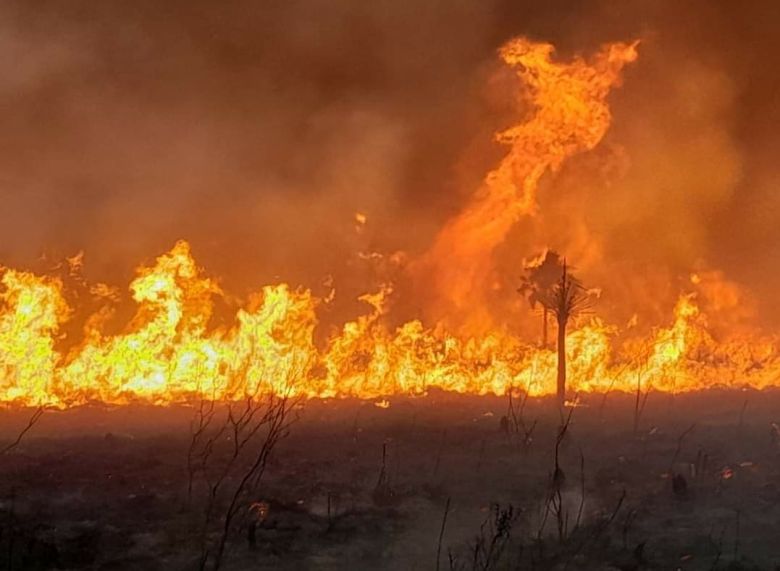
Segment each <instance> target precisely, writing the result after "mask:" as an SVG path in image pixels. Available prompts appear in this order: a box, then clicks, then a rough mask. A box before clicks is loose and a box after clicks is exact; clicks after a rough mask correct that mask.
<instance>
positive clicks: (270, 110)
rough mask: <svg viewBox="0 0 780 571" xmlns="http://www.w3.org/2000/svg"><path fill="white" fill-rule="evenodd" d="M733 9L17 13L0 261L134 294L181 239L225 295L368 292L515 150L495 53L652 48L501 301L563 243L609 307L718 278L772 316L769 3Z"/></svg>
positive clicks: (40, 7)
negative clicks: (702, 276) (138, 269)
mask: <svg viewBox="0 0 780 571" xmlns="http://www.w3.org/2000/svg"><path fill="white" fill-rule="evenodd" d="M722 4H723V5H722V6H721V5H718V4H716V3H712V2H706V1H704V0H701V1H692V2H675V3H659V2H651V1H649V0H648V1H637V2H622V3H620V5H619V6H617V5H616V4H615V3H614V2H606V1H604V2H595V3H587V5H586V4H585V3H580V2H563V1H557V2H551V3H545V4H544V5H542V4H541V3H537V2H524V3H518V2H509V1H508V0H507V1H504V0H492V1H487V2H486V1H484V0H466V1H464V2H458V3H452V2H444V1H441V0H426V1H424V2H418V1H414V2H413V1H400V2H397V1H396V2H391V1H389V0H381V1H378V2H370V3H366V2H358V1H346V0H337V1H335V2H334V1H329V2H325V1H317V0H306V1H304V0H296V1H287V2H263V3H256V2H248V1H244V2H241V1H239V2H233V3H230V5H229V6H223V5H217V4H214V3H210V2H205V1H200V0H191V1H183V0H181V1H174V2H165V3H161V2H153V1H151V0H149V1H140V2H132V3H127V2H120V1H119V0H107V1H104V2H100V3H98V4H95V3H91V2H86V1H75V2H74V1H65V0H56V1H47V2H42V3H35V5H34V6H33V5H31V4H30V3H29V2H23V1H22V0H9V1H8V2H5V3H3V6H2V8H0V48H2V50H3V53H4V54H6V57H5V58H4V63H2V64H0V100H1V102H2V105H0V124H1V125H2V129H0V145H1V147H0V150H1V151H2V152H0V200H2V205H3V207H2V208H0V261H2V263H3V264H7V265H21V266H31V265H35V264H36V263H38V264H40V262H36V259H37V258H38V257H39V256H40V255H41V254H46V255H47V257H48V258H49V259H51V258H62V257H63V256H65V255H71V254H74V253H75V252H78V251H81V250H83V251H84V252H85V264H84V267H85V271H86V272H87V274H88V275H91V276H93V277H95V278H96V279H98V280H101V281H110V282H112V283H118V284H124V283H127V280H128V278H129V276H130V275H131V273H132V271H133V268H134V267H135V266H136V265H138V264H139V263H141V262H143V261H149V260H150V259H151V258H153V257H154V256H156V255H157V254H159V253H160V252H162V251H164V250H165V249H167V248H169V247H170V246H171V245H172V244H173V243H174V241H175V240H176V239H178V238H186V239H188V240H190V241H191V242H192V245H193V250H194V253H195V256H196V258H197V259H198V261H199V262H200V263H201V264H203V265H204V266H205V267H206V268H207V269H208V271H209V273H211V274H214V275H217V276H220V279H221V280H222V281H223V282H224V286H225V289H227V290H230V291H237V292H242V291H246V290H249V289H256V288H257V286H258V285H260V284H263V283H268V282H273V281H278V280H288V281H291V282H293V283H302V284H304V285H307V286H312V287H315V288H317V287H324V286H322V283H323V281H324V280H326V279H327V278H328V276H331V275H332V276H333V278H334V280H333V281H334V283H335V284H336V287H337V291H338V292H339V293H338V295H339V296H342V297H344V298H346V299H353V298H354V297H356V295H357V294H358V293H360V292H363V291H365V290H367V289H370V288H371V287H374V286H376V285H377V284H376V283H375V282H376V281H377V280H378V278H376V277H374V276H373V275H372V271H371V268H370V267H366V266H367V263H366V262H365V261H364V259H363V258H360V257H359V256H357V254H358V252H361V251H362V252H370V251H377V252H385V253H391V252H395V251H398V250H403V251H406V252H408V255H409V256H410V257H414V256H416V255H419V253H420V252H423V251H425V250H426V248H427V247H428V246H429V245H430V243H431V242H432V240H433V237H434V236H435V234H436V232H437V231H438V230H439V229H440V228H441V227H442V226H443V225H444V223H445V222H446V221H447V220H449V219H451V218H452V217H453V216H454V215H456V214H457V213H458V212H459V211H460V209H461V208H462V206H463V205H464V204H465V202H466V201H467V199H468V197H469V196H470V194H471V193H472V192H473V191H474V189H476V188H477V187H478V185H479V182H480V181H481V179H482V177H483V176H484V173H485V172H487V171H488V170H490V169H491V168H492V167H493V166H494V165H495V164H496V161H497V159H498V158H500V156H501V153H502V149H500V148H498V147H497V146H496V145H495V144H494V143H493V142H492V134H493V133H494V132H496V131H500V130H502V129H504V128H506V127H507V126H508V125H510V124H511V123H512V121H515V120H517V117H515V116H514V115H513V113H514V110H513V109H512V107H511V104H510V102H511V94H509V93H507V92H506V90H507V86H506V85H505V84H504V83H502V80H501V77H502V75H501V72H500V66H499V64H498V61H497V58H496V50H497V48H498V47H499V46H500V45H501V44H502V43H503V42H505V41H506V40H508V39H509V38H511V37H514V36H517V35H526V36H529V37H532V38H535V39H539V40H544V41H550V42H552V43H554V44H555V45H556V46H557V47H558V50H559V52H560V53H561V57H562V58H566V57H568V56H570V55H572V54H575V53H583V54H588V53H593V52H594V51H595V50H596V49H597V48H598V46H599V45H601V44H602V43H604V42H608V41H620V40H632V39H634V38H641V39H642V44H641V46H640V48H639V50H640V57H639V61H638V62H637V63H636V64H635V65H634V66H633V67H632V68H631V69H628V70H627V71H626V74H625V81H624V85H623V87H622V88H621V89H620V90H617V91H615V92H614V93H613V94H612V95H610V99H609V100H610V104H611V108H612V113H613V121H612V126H611V128H610V130H609V132H608V133H607V136H606V138H605V140H604V141H602V143H601V144H600V145H599V147H597V148H596V149H595V150H594V151H592V152H589V153H586V154H582V155H578V156H577V157H575V158H574V159H573V160H572V161H570V162H569V163H567V164H566V165H564V167H563V169H562V170H561V171H560V172H558V173H556V174H555V175H553V176H546V177H544V178H543V180H542V183H541V188H540V192H539V194H538V200H539V209H538V214H537V215H536V216H533V217H528V218H527V219H524V220H521V221H520V222H518V224H517V225H516V227H515V228H514V229H513V231H512V233H511V234H510V235H509V237H508V238H507V240H506V243H505V244H504V246H503V247H502V249H501V251H500V252H499V254H498V261H499V269H500V277H501V278H502V282H503V284H504V285H503V289H502V290H499V291H497V293H496V295H497V297H498V298H500V300H501V301H500V304H503V306H505V307H510V308H514V309H517V308H518V307H519V305H520V304H521V302H520V301H518V299H517V295H516V293H515V287H516V283H515V282H516V280H517V278H518V274H519V272H520V268H521V264H520V260H521V259H522V258H523V257H528V256H532V255H534V254H536V253H538V252H539V251H540V250H541V249H542V248H543V247H545V246H550V247H552V248H555V249H557V250H558V251H561V252H562V253H565V254H566V255H567V257H568V258H569V259H570V261H571V263H572V264H574V265H575V266H577V268H579V270H580V271H581V273H582V277H583V278H584V279H585V280H586V282H588V285H593V286H600V287H602V288H603V289H604V296H603V298H602V305H601V306H600V307H601V309H600V311H602V310H603V311H605V312H607V313H609V314H612V315H614V316H615V317H616V318H620V319H623V318H626V319H627V318H628V317H630V316H631V315H633V314H634V313H637V312H639V313H641V314H642V315H645V316H647V318H648V319H655V318H656V317H657V316H661V315H663V316H668V310H669V308H670V307H671V305H672V304H673V302H674V299H675V297H676V295H677V293H678V292H679V290H680V289H681V288H689V289H690V288H692V284H691V283H690V280H689V274H690V273H691V272H692V271H699V272H709V271H715V270H719V271H722V272H723V273H722V274H718V275H722V276H723V279H727V280H731V281H734V282H736V284H739V285H740V286H742V287H744V288H746V289H747V290H749V291H751V292H754V294H755V296H756V297H757V298H758V303H757V305H756V308H757V309H756V313H757V314H759V315H760V316H763V318H764V319H766V320H767V321H768V322H771V321H773V320H776V319H777V318H780V313H773V311H775V312H777V310H773V308H772V307H773V304H772V303H771V302H772V297H773V292H774V290H776V288H777V287H778V286H779V285H780V273H778V271H777V270H776V268H777V267H778V261H780V260H778V256H779V254H780V237H778V235H777V232H776V230H775V228H776V226H777V221H778V217H780V197H779V195H777V193H776V192H775V189H776V188H777V181H778V178H779V177H778V174H779V173H778V167H777V164H776V161H775V160H774V156H775V155H776V150H777V143H778V142H777V137H778V135H777V132H776V130H775V129H773V128H772V127H771V125H772V124H773V123H774V124H776V123H777V121H776V120H777V113H778V111H777V104H776V97H775V96H774V95H773V94H775V93H776V92H777V91H776V89H777V86H778V80H779V79H780V70H778V69H777V68H776V66H772V65H770V64H769V57H768V56H769V55H770V54H774V53H777V50H778V47H779V46H778V45H777V43H778V41H780V40H777V39H776V34H775V32H774V31H775V30H776V28H777V26H778V24H780V11H779V9H778V7H777V4H776V3H774V2H771V1H769V0H767V1H765V2H752V3H750V5H749V6H745V5H740V4H739V3H722ZM356 211H360V212H363V213H365V214H366V216H367V223H366V225H365V228H364V229H363V230H362V231H361V232H360V233H357V232H356V231H355V225H354V213H355V212H356ZM694 285H695V284H694ZM399 291H402V290H399ZM409 303H413V302H411V301H410V302H409Z"/></svg>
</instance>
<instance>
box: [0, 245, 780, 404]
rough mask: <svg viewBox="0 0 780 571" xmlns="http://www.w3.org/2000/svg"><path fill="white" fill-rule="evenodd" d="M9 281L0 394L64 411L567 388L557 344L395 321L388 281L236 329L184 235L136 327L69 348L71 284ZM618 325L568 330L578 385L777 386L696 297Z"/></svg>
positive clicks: (284, 300)
mask: <svg viewBox="0 0 780 571" xmlns="http://www.w3.org/2000/svg"><path fill="white" fill-rule="evenodd" d="M2 283H3V286H4V288H5V290H4V292H3V293H2V300H3V307H2V313H1V314H0V344H1V347H2V352H1V353H0V355H2V359H3V368H2V385H0V400H2V401H3V402H6V403H19V404H25V405H37V404H47V405H53V406H60V407H66V406H71V405H76V404H83V403H86V402H91V401H99V402H104V403H127V402H131V401H141V402H150V403H157V404H166V403H173V402H182V401H187V400H190V399H193V398H200V397H202V396H206V397H208V398H219V399H232V398H242V397H244V396H245V395H247V394H254V393H256V392H257V391H260V390H271V391H274V392H277V393H280V394H281V393H284V394H293V395H300V396H304V397H346V396H354V397H360V398H367V399H383V400H380V401H379V402H385V401H384V397H387V396H390V395H396V394H409V395H422V394H425V393H426V392H427V391H428V390H430V389H432V388H439V389H443V390H447V391H455V392H462V393H474V394H504V393H506V392H507V391H510V390H516V389H522V390H527V391H529V393H530V394H532V395H547V394H552V393H553V392H554V391H555V369H556V356H555V353H554V352H553V351H551V350H548V349H540V348H537V347H534V346H533V345H531V344H528V343H525V342H523V341H522V340H521V339H519V338H517V337H514V336H512V335H509V334H507V333H500V332H491V333H489V334H484V335H477V336H471V337H468V336H461V335H456V334H453V333H452V332H449V331H447V330H446V329H445V328H444V327H443V326H441V325H438V326H435V327H433V328H426V327H425V326H424V325H423V323H422V322H420V321H410V322H408V323H405V324H403V325H401V326H400V327H397V328H395V329H391V328H389V326H388V325H387V323H386V320H385V319H384V317H385V312H386V309H385V308H386V299H387V297H388V296H389V295H391V294H392V289H391V288H390V287H389V286H387V287H385V288H383V289H382V290H380V291H379V292H376V293H375V294H371V295H365V296H363V297H362V298H361V300H362V301H363V302H364V303H365V304H366V308H367V311H366V312H365V313H364V314H363V315H361V316H359V317H358V318H357V319H355V320H354V321H350V322H348V323H346V324H344V325H343V327H342V328H341V329H340V330H338V331H336V332H335V333H333V334H332V335H331V336H330V337H329V338H328V339H327V341H326V342H325V344H324V345H323V346H317V344H316V343H315V341H314V338H315V335H314V333H315V328H316V327H317V326H318V319H317V308H318V305H319V304H320V303H321V302H322V300H321V299H318V298H316V297H315V296H314V295H312V294H311V292H309V291H307V290H304V289H297V290H296V289H293V288H291V287H290V286H289V285H287V284H278V285H272V286H266V287H264V288H263V289H262V290H261V291H260V292H258V293H257V294H256V295H255V296H252V297H251V299H249V300H248V301H247V303H246V304H245V306H244V307H242V308H240V309H239V310H238V311H237V312H236V314H235V317H234V320H233V323H232V325H231V326H229V327H222V328H219V327H215V328H212V327H210V320H211V316H212V312H213V308H214V303H215V301H216V300H217V299H219V298H221V297H224V295H225V294H224V293H223V292H222V290H221V289H220V287H219V286H218V285H217V284H216V282H215V281H214V280H212V279H211V278H209V277H206V276H205V275H204V273H203V270H202V269H201V268H199V267H198V266H197V264H196V263H195V260H194V259H193V257H192V254H191V252H190V248H189V245H188V244H187V243H186V242H183V241H182V242H178V243H177V244H176V245H175V246H174V247H173V248H172V250H171V251H170V252H168V253H165V254H163V255H161V256H160V257H159V258H157V261H156V263H155V264H154V265H153V266H152V267H148V268H140V269H139V270H138V276H137V277H136V279H135V280H133V282H132V283H131V284H130V292H131V294H132V297H133V299H134V301H135V303H136V304H137V311H136V313H135V315H134V317H133V318H132V319H131V320H130V321H129V323H128V324H127V326H126V328H125V331H123V332H121V333H118V334H114V335H107V334H105V333H104V332H103V331H102V330H101V327H102V323H103V321H104V320H103V319H94V320H93V319H90V320H87V329H86V331H85V335H84V339H83V340H82V341H81V342H80V343H79V344H77V345H75V346H74V347H73V348H72V349H70V350H69V351H67V352H63V351H60V350H58V348H57V346H58V342H59V340H60V333H59V331H60V329H61V326H62V325H63V324H64V323H65V322H66V321H67V320H68V318H69V316H70V315H71V310H70V308H68V307H67V305H66V303H65V301H64V299H65V296H64V291H63V288H64V286H63V284H62V282H61V281H59V280H56V279H53V278H47V277H40V276H35V275H32V274H29V273H23V272H18V271H15V270H6V271H5V273H4V275H3V278H2ZM618 333H619V332H618V331H617V328H616V327H614V326H610V325H607V324H605V323H603V322H602V321H601V320H599V319H597V318H593V319H591V320H590V321H589V322H587V323H585V324H582V326H581V327H579V328H576V329H574V330H573V331H572V332H571V333H569V335H568V359H569V367H570V378H571V388H572V390H573V391H604V390H623V391H633V390H635V388H636V385H637V382H638V381H637V379H639V380H640V382H641V385H642V387H652V388H654V389H657V390H662V391H687V390H697V389H702V388H706V387H711V386H719V385H722V386H743V385H749V386H754V387H758V388H763V387H766V386H770V385H773V384H775V383H776V381H775V379H776V378H777V374H778V372H779V371H780V359H778V355H777V350H776V346H775V344H774V342H773V340H766V339H765V340H761V339H747V340H744V341H743V342H742V343H736V342H731V343H725V344H722V345H718V344H717V343H715V341H714V340H713V338H712V336H711V335H710V334H709V332H708V330H707V328H706V319H705V318H704V316H703V315H702V313H701V311H700V309H699V307H698V306H697V300H696V297H695V294H693V293H688V294H684V295H682V296H681V297H680V299H679V301H678V303H677V306H676V308H675V312H674V319H673V320H672V321H671V323H670V325H669V326H668V327H665V328H660V329H657V330H656V331H654V332H653V333H652V334H651V335H650V336H649V337H648V338H645V339H639V340H634V342H633V343H626V344H625V347H619V346H618V344H617V338H618Z"/></svg>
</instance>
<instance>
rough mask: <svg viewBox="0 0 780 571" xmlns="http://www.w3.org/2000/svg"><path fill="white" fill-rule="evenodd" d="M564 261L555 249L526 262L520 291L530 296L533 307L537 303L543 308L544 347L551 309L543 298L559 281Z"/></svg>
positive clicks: (533, 307)
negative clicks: (543, 301)
mask: <svg viewBox="0 0 780 571" xmlns="http://www.w3.org/2000/svg"><path fill="white" fill-rule="evenodd" d="M562 265H563V262H562V260H561V256H560V255H559V254H558V252H556V251H555V250H547V251H545V252H544V253H543V254H542V255H541V256H539V257H538V258H536V259H535V260H532V261H530V262H528V263H526V264H524V268H523V269H525V275H524V276H523V277H522V282H521V284H520V287H519V288H518V289H517V291H518V292H519V293H521V294H522V295H524V296H525V297H526V298H528V303H530V304H531V309H536V307H537V305H538V306H541V308H542V347H547V325H548V322H549V314H550V310H549V309H548V308H547V305H545V304H544V303H542V298H543V297H545V296H546V295H547V293H548V292H549V290H550V289H552V287H553V286H554V285H555V284H556V283H557V282H558V278H559V276H560V275H561V267H562Z"/></svg>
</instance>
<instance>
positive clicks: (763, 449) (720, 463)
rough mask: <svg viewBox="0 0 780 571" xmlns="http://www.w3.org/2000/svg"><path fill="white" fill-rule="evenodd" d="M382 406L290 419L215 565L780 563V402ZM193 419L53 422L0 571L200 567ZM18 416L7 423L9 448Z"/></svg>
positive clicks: (38, 442) (21, 420) (23, 480)
mask: <svg viewBox="0 0 780 571" xmlns="http://www.w3.org/2000/svg"><path fill="white" fill-rule="evenodd" d="M380 404H382V405H383V406H377V403H373V402H371V401H360V400H311V401H307V402H305V403H299V404H297V405H296V406H295V407H292V408H291V409H290V410H291V415H292V416H293V417H294V418H293V422H292V423H291V424H290V426H289V432H288V433H287V434H286V435H285V436H284V437H283V438H281V439H280V440H279V442H278V443H277V445H276V447H275V448H274V449H273V451H272V453H271V455H270V457H269V459H268V466H267V469H266V471H265V473H264V474H263V477H262V480H260V481H259V482H258V485H257V486H256V487H255V488H253V489H252V491H251V492H247V497H246V498H244V499H245V500H246V503H247V504H249V505H252V506H260V509H256V510H250V512H248V513H246V514H245V513H244V512H243V509H245V508H244V507H242V512H241V513H240V514H238V516H237V517H236V518H235V519H234V520H233V523H232V524H231V529H230V534H229V537H228V539H227V543H226V548H225V554H224V557H223V559H222V562H221V565H222V567H221V568H223V569H237V570H238V569H344V568H347V569H773V568H776V566H777V565H778V564H780V552H779V551H778V549H777V544H776V535H777V534H776V522H777V520H778V518H780V438H779V437H780V434H778V431H777V427H776V425H775V424H774V422H776V421H777V420H778V418H777V416H776V411H777V409H778V404H780V393H779V392H777V391H774V390H768V391H760V392H759V391H752V390H751V391H735V390H723V391H719V390H710V391H707V392H697V393H690V394H685V395H669V394H662V393H650V395H649V396H648V397H647V400H646V401H645V400H643V401H642V402H640V403H639V405H637V400H636V397H635V395H627V394H618V393H613V394H609V395H608V396H607V397H604V395H597V394H594V395H586V396H584V397H582V398H581V400H580V402H579V406H577V407H575V408H568V409H567V412H566V415H567V416H566V418H563V419H562V418H561V416H560V414H559V412H558V409H557V406H556V404H555V403H554V401H553V399H528V400H526V401H524V402H520V403H518V402H513V403H512V404H511V405H510V403H509V402H508V399H506V398H498V397H476V396H470V395H467V396H464V395H454V394H450V393H444V392H435V393H432V394H429V395H428V396H426V397H422V398H400V397H399V398H393V399H391V400H389V401H383V402H380ZM510 406H511V408H510ZM513 411H514V412H513ZM193 412H194V409H193V407H184V406H178V407H176V406H174V407H149V406H123V407H116V408H113V409H111V408H105V407H80V408H75V409H70V410H66V411H61V412H58V411H47V412H46V413H45V414H44V415H43V416H42V417H41V419H40V420H39V422H38V423H37V424H36V425H35V426H34V427H33V430H32V431H31V432H29V433H28V434H27V435H26V436H25V438H24V440H23V441H22V442H21V443H20V444H19V445H18V446H17V447H15V448H14V449H13V450H11V451H9V452H8V453H7V454H5V456H4V458H3V461H2V463H1V464H0V493H1V494H2V504H0V529H1V530H2V534H1V535H0V561H2V566H3V568H8V569H55V568H59V569H139V568H144V569H148V570H152V569H197V568H198V566H199V561H200V559H199V553H200V549H201V547H200V545H201V542H202V541H203V538H202V531H201V525H202V523H201V522H202V521H203V517H204V516H203V510H204V509H205V508H204V505H205V504H204V498H205V497H207V495H208V489H207V484H206V483H204V482H203V481H200V480H198V479H197V478H196V480H195V482H194V483H193V484H192V489H191V490H190V492H189V493H188V481H189V478H188V469H187V454H188V448H189V446H190V443H191V440H192V426H193V424H192V419H193ZM569 413H571V416H568V414H569ZM28 417H29V411H25V410H15V411H9V412H8V413H7V414H5V415H4V416H3V425H2V427H1V429H2V434H3V436H4V437H6V438H7V439H8V440H9V441H10V440H12V439H13V438H14V435H15V434H16V433H17V432H18V430H19V426H23V425H24V424H25V422H26V419H27V418H28ZM567 421H568V422H567ZM562 425H563V426H566V432H565V434H564V435H563V437H562V438H560V439H559V438H558V436H559V435H560V432H561V427H562ZM229 440H230V438H229V437H228V438H226V439H225V442H223V443H222V444H217V445H216V447H217V448H219V446H221V445H224V446H229ZM556 443H557V444H558V446H557V459H556ZM214 457H215V458H221V457H219V456H218V454H215V456H214ZM214 462H216V460H214ZM556 463H557V465H558V469H557V470H556ZM231 478H233V476H232V475H230V476H228V480H230V479H231ZM232 485H233V482H232V481H228V482H226V484H225V486H226V487H228V488H230V486H232ZM244 505H245V504H242V506H244ZM215 509H217V511H219V510H222V509H224V505H222V504H218V505H217V507H216V508H215ZM209 533H211V532H209Z"/></svg>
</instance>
